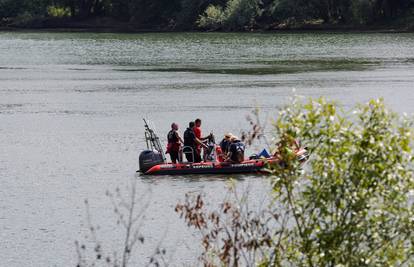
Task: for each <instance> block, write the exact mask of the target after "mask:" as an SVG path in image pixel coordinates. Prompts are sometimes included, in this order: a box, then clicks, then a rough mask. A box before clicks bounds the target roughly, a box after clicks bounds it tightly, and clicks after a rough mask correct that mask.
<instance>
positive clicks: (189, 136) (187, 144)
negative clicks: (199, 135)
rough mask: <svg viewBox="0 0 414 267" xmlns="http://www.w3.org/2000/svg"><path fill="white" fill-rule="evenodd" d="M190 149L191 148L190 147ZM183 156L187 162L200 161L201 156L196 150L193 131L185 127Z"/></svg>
mask: <svg viewBox="0 0 414 267" xmlns="http://www.w3.org/2000/svg"><path fill="white" fill-rule="evenodd" d="M190 148H191V149H192V150H191V149H190ZM183 152H184V154H185V157H186V158H187V160H188V162H201V156H200V154H199V153H198V152H197V142H196V136H195V133H194V131H193V130H192V129H191V128H187V130H185V132H184V150H183ZM193 155H194V157H193Z"/></svg>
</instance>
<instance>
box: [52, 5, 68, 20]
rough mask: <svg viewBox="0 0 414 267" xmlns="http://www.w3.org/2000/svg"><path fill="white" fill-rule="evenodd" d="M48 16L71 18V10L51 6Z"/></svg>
mask: <svg viewBox="0 0 414 267" xmlns="http://www.w3.org/2000/svg"><path fill="white" fill-rule="evenodd" d="M47 14H48V15H49V16H50V17H56V18H63V17H70V16H71V13H70V9H69V8H68V7H59V6H49V7H48V8H47Z"/></svg>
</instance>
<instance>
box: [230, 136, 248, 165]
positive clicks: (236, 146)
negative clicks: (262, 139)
mask: <svg viewBox="0 0 414 267" xmlns="http://www.w3.org/2000/svg"><path fill="white" fill-rule="evenodd" d="M230 141H231V144H230V146H229V151H228V153H227V157H226V161H227V162H231V163H240V162H242V161H244V150H245V146H244V144H243V143H242V142H241V141H240V139H239V138H238V137H237V136H232V137H231V139H230Z"/></svg>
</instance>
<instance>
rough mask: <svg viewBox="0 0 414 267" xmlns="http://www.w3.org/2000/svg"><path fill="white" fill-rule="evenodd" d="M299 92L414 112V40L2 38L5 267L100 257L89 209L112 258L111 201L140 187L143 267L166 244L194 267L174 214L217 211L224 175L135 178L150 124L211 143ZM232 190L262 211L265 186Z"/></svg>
mask: <svg viewBox="0 0 414 267" xmlns="http://www.w3.org/2000/svg"><path fill="white" fill-rule="evenodd" d="M293 89H295V94H299V95H304V96H312V97H319V96H325V97H327V98H329V99H335V100H338V101H339V102H340V103H341V104H342V105H343V106H344V107H345V108H350V107H352V106H354V105H355V104H356V103H358V102H365V101H367V100H368V99H370V98H377V97H384V99H385V102H386V103H387V104H388V105H389V106H390V107H391V108H392V109H394V110H395V111H397V112H399V113H403V112H407V113H413V112H414V91H413V90H414V34H408V33H401V34H400V33H399V34H379V33H370V34H367V33H365V34H358V33H324V34H322V33H292V34H227V33H174V34H165V33H156V34H152V33H149V34H107V33H105V34H103V33H100V34H93V33H37V32H36V33H31V32H2V33H0V199H1V202H0V238H1V243H0V255H1V264H0V265H3V266H74V265H75V264H76V262H77V256H76V252H75V245H74V242H75V240H79V241H81V242H86V243H87V244H88V245H91V244H90V243H88V242H87V241H86V240H88V239H86V238H85V235H87V234H88V230H87V219H86V215H85V204H84V200H85V199H88V201H89V204H90V215H91V220H92V223H93V224H94V225H99V226H100V230H99V231H98V238H99V240H101V241H102V242H103V244H104V245H105V249H107V251H112V250H116V248H117V244H119V242H120V239H121V236H120V233H119V227H117V226H116V219H115V216H114V214H113V211H112V208H111V202H110V200H109V199H108V197H107V196H106V195H105V192H106V191H107V190H110V191H114V190H115V188H117V187H120V188H121V189H122V190H124V189H125V187H126V185H127V184H128V183H129V182H130V181H131V180H133V179H136V181H137V187H138V192H139V194H145V195H147V196H148V194H149V198H150V204H149V206H148V208H147V209H146V211H145V214H146V219H145V222H144V225H143V226H142V228H141V232H142V233H143V235H144V236H145V238H146V241H145V244H144V245H140V246H139V247H138V251H137V252H136V254H135V255H136V257H135V259H134V260H135V261H136V263H137V264H138V265H142V264H144V263H145V262H148V256H149V255H151V254H152V253H153V250H154V248H155V247H156V245H157V244H158V243H161V244H162V246H163V247H165V248H166V249H167V254H168V257H170V259H169V261H170V262H172V263H174V264H175V265H178V266H181V265H183V264H187V265H196V262H197V261H196V258H197V255H198V254H197V253H198V252H199V251H200V246H199V241H198V236H197V234H196V233H194V232H192V231H189V230H188V229H187V228H186V226H185V224H184V222H183V221H181V220H180V219H179V218H178V216H177V214H175V212H174V206H175V204H176V203H177V202H178V201H179V200H182V199H183V198H184V194H185V193H186V192H189V191H196V192H204V194H205V195H206V197H207V200H208V202H209V203H210V204H211V205H213V206H217V201H218V200H221V199H223V198H224V196H225V195H226V189H225V187H226V183H227V177H223V176H220V177H215V176H208V177H200V176H186V177H142V176H140V175H137V174H135V171H136V170H137V168H138V163H137V159H138V154H139V152H140V151H141V150H142V149H144V148H145V144H144V140H143V123H142V118H143V117H147V118H150V119H151V120H152V121H153V122H154V124H155V125H156V126H157V130H158V132H159V133H160V135H161V136H162V137H164V136H165V135H166V133H167V131H168V128H169V125H170V124H171V122H173V121H175V122H177V123H179V125H180V127H181V131H182V130H183V129H184V128H185V125H186V124H187V123H188V121H190V120H193V119H195V118H196V117H200V118H202V119H203V129H204V132H205V133H207V132H209V131H214V133H216V135H217V136H221V135H222V134H223V133H224V132H226V131H231V132H233V133H240V131H241V130H243V129H246V128H248V124H247V123H246V120H245V117H246V115H248V114H249V112H250V111H251V110H252V109H253V108H255V107H259V108H260V110H261V113H262V114H263V115H265V116H267V117H269V118H271V117H272V116H274V114H276V113H275V109H277V108H278V107H281V106H283V105H284V104H287V103H288V102H289V97H290V96H292V95H293V94H294V93H293V92H292V90H293ZM255 149H258V148H255V147H253V148H250V150H251V151H254V150H255ZM235 178H236V179H237V180H238V181H239V184H240V186H241V187H245V188H249V190H250V191H251V193H252V198H253V200H252V201H253V202H254V201H259V202H260V201H261V199H262V198H264V195H266V194H265V193H266V185H267V181H266V179H265V178H263V177H260V176H236V177H235ZM148 192H150V193H148Z"/></svg>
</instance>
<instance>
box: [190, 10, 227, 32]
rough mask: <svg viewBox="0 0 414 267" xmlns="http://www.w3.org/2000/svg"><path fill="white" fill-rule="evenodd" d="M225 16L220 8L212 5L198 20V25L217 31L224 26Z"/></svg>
mask: <svg viewBox="0 0 414 267" xmlns="http://www.w3.org/2000/svg"><path fill="white" fill-rule="evenodd" d="M224 19H225V15H224V12H223V9H222V8H221V7H220V6H214V5H210V6H208V7H207V9H206V11H205V12H204V14H203V15H201V16H200V18H199V19H198V20H197V25H198V26H199V27H201V28H207V29H212V30H217V29H219V28H221V27H222V26H223V22H224Z"/></svg>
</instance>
